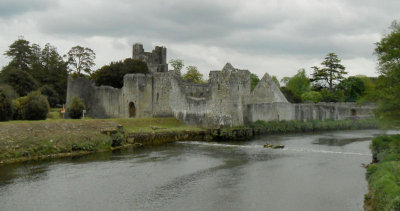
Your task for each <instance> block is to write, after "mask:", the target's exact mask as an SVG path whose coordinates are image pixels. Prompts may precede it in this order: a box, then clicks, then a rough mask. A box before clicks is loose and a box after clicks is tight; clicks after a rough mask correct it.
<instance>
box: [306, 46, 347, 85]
mask: <svg viewBox="0 0 400 211" xmlns="http://www.w3.org/2000/svg"><path fill="white" fill-rule="evenodd" d="M340 62H341V60H340V59H339V58H338V56H337V55H336V54H335V53H328V55H326V57H325V60H324V61H323V62H322V63H321V64H322V65H323V68H320V67H317V66H314V67H311V68H313V69H314V72H313V74H312V76H313V78H312V81H313V82H315V83H319V86H321V87H323V88H329V89H330V90H333V88H335V85H336V84H337V83H338V82H340V81H341V80H342V79H344V77H343V76H344V75H346V74H347V72H346V71H345V69H346V68H345V67H344V66H343V65H341V64H340Z"/></svg>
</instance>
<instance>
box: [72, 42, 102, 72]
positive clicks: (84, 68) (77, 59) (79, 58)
mask: <svg viewBox="0 0 400 211" xmlns="http://www.w3.org/2000/svg"><path fill="white" fill-rule="evenodd" d="M95 59H96V54H95V53H94V52H93V50H92V49H90V48H87V47H82V46H79V45H78V46H75V47H72V48H71V50H69V51H68V65H69V67H70V68H71V72H75V73H76V74H77V75H78V76H81V75H83V73H84V72H85V73H87V74H89V75H90V74H91V72H92V70H91V68H92V67H93V66H94V65H95V63H94V60H95Z"/></svg>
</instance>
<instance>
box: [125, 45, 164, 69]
mask: <svg viewBox="0 0 400 211" xmlns="http://www.w3.org/2000/svg"><path fill="white" fill-rule="evenodd" d="M132 59H138V60H140V61H143V62H145V63H146V64H147V67H148V68H149V71H150V73H155V72H168V64H167V49H166V48H165V47H160V46H156V47H155V48H154V50H153V51H152V52H151V53H150V52H145V51H144V48H143V44H141V43H135V44H134V45H133V47H132Z"/></svg>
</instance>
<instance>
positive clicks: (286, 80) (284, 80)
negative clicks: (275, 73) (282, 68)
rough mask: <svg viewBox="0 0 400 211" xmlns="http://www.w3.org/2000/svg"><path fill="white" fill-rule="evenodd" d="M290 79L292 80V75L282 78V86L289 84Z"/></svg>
mask: <svg viewBox="0 0 400 211" xmlns="http://www.w3.org/2000/svg"><path fill="white" fill-rule="evenodd" d="M289 80H290V77H287V76H286V77H283V78H282V79H281V83H282V86H286V85H287V83H288V82H289Z"/></svg>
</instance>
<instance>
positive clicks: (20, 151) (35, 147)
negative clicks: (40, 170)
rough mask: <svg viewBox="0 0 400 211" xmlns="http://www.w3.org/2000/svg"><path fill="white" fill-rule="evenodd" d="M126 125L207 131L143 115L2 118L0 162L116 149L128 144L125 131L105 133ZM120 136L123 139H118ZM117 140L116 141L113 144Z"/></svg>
mask: <svg viewBox="0 0 400 211" xmlns="http://www.w3.org/2000/svg"><path fill="white" fill-rule="evenodd" d="M118 125H122V126H123V127H124V130H125V132H126V133H139V134H141V133H151V134H152V133H168V132H174V133H179V132H180V131H203V130H202V129H199V128H196V127H192V126H188V125H185V124H183V123H180V122H179V121H178V120H176V119H174V118H159V119H155V118H143V119H85V120H72V119H53V118H48V119H46V120H41V121H9V122H0V163H8V162H17V161H23V160H31V159H41V158H47V157H48V156H49V155H58V156H71V155H75V154H82V153H83V154H84V153H91V152H98V151H107V150H112V149H113V147H116V146H115V140H117V141H120V142H119V143H118V144H117V145H124V144H126V143H125V142H124V141H125V139H123V138H122V139H121V136H123V135H122V134H120V133H118V134H115V135H112V136H108V135H106V134H102V133H101V131H104V130H115V128H117V126H118ZM118 139H119V140H118ZM113 143H114V144H113Z"/></svg>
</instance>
